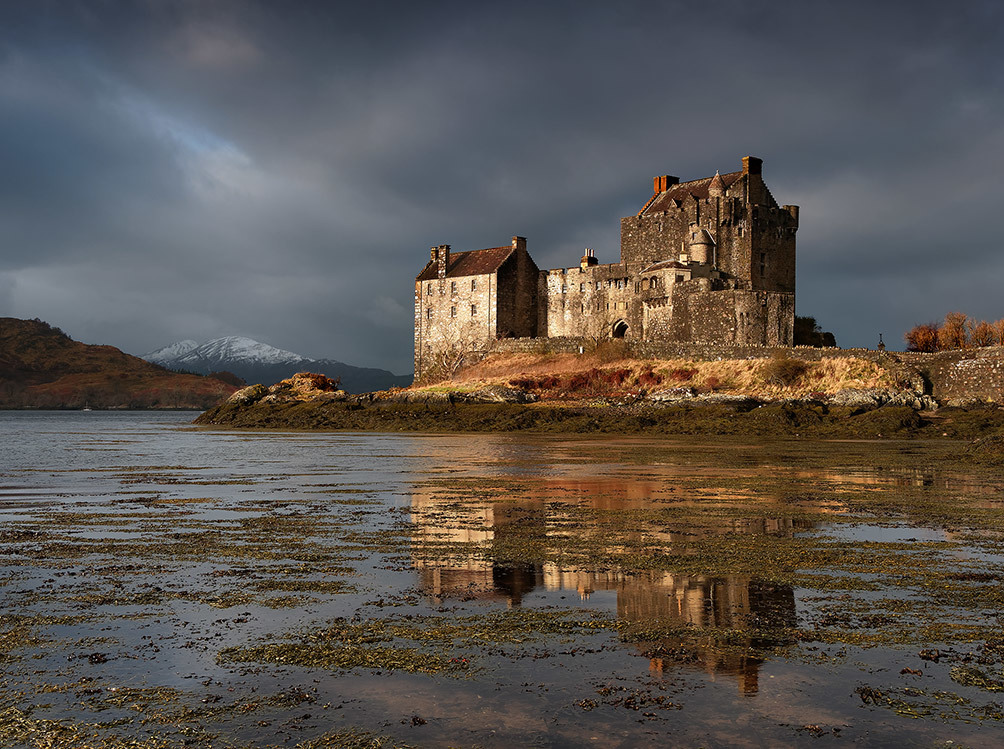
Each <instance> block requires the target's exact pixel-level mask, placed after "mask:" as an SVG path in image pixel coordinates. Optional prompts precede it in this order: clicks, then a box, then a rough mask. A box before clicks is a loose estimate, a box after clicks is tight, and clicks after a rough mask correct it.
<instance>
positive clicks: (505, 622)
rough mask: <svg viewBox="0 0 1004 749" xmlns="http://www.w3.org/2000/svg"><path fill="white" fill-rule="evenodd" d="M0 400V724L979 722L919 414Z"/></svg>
mask: <svg viewBox="0 0 1004 749" xmlns="http://www.w3.org/2000/svg"><path fill="white" fill-rule="evenodd" d="M190 418H191V416H190V415H189V414H170V413H168V414H150V413H119V414H115V413H101V412H87V413H79V412H78V413H24V412H16V413H0V455H2V456H3V457H2V462H0V592H2V601H3V603H2V609H0V745H2V746H5V747H6V746H10V747H74V748H75V749H76V748H77V747H116V748H117V747H134V746H141V747H185V746H199V747H273V746H274V747H301V748H303V749H307V748H320V747H371V746H372V747H394V746H422V747H424V746H429V747H437V746H442V747H446V746H455V747H493V746H513V745H518V746H541V747H544V746H546V747H563V746H569V747H572V746H591V745H595V746H603V747H636V746H657V745H658V746H665V745H674V746H765V745H770V746H785V745H790V746H796V745H797V746H804V745H806V744H810V743H817V742H821V744H827V743H832V742H834V741H844V742H848V741H850V742H855V743H861V744H865V745H869V744H870V745H876V746H887V745H897V746H910V745H915V746H925V747H926V746H933V745H946V744H947V743H948V742H954V743H953V745H956V746H958V745H964V746H1000V745H1001V744H1002V743H1004V631H1002V628H1001V624H1002V622H1001V615H1002V613H1004V477H1002V476H1001V475H999V471H996V472H995V469H993V468H989V467H981V466H980V465H978V464H973V463H967V464H957V463H956V462H955V461H954V459H953V456H954V455H956V454H958V452H959V444H958V442H957V441H955V440H952V439H947V438H943V439H940V440H937V441H934V440H917V439H914V440H910V441H895V440H878V441H875V440H855V441H837V440H830V441H824V440H819V439H813V440H809V439H798V438H795V437H794V435H792V437H791V438H790V439H779V438H777V437H775V438H773V439H770V440H767V439H762V438H761V439H752V438H739V437H731V438H711V437H707V436H699V437H673V438H652V437H623V436H618V437H611V436H605V437H604V436H576V437H563V436H561V435H553V434H550V435H533V434H491V433H489V434H435V435H429V434H396V433H395V434H391V433H380V434H378V433H349V432H339V433H327V434H325V433H308V432H285V433H283V432H228V431H207V430H204V429H194V428H191V427H189V426H188V425H187V424H186V423H185V422H186V421H187V420H188V419H190Z"/></svg>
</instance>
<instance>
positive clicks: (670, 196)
mask: <svg viewBox="0 0 1004 749" xmlns="http://www.w3.org/2000/svg"><path fill="white" fill-rule="evenodd" d="M742 176H743V173H742V172H729V173H728V174H716V175H715V176H714V177H705V178H704V179H694V180H691V181H690V182H680V183H679V184H676V185H673V186H672V187H670V188H669V189H668V190H664V191H663V192H661V193H658V194H656V195H653V196H652V199H651V200H649V201H648V203H646V204H645V207H644V208H642V209H641V210H640V211H638V215H639V216H640V215H642V214H643V213H661V212H662V211H668V210H669V209H670V208H676V207H678V205H679V201H682V200H683V199H684V198H689V197H691V196H693V197H694V198H697V199H698V200H704V199H705V198H707V197H708V186H709V185H710V184H711V181H712V180H714V179H716V178H718V179H720V180H721V181H722V183H723V184H724V185H725V187H726V188H729V187H732V185H734V184H735V183H736V182H738V181H739V179H740V178H741V177H742ZM673 201H677V202H675V203H674V202H673Z"/></svg>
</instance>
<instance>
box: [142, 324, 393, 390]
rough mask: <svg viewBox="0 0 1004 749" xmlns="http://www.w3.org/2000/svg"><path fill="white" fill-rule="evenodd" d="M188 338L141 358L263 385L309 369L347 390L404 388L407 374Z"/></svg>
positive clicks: (242, 341)
mask: <svg viewBox="0 0 1004 749" xmlns="http://www.w3.org/2000/svg"><path fill="white" fill-rule="evenodd" d="M190 343H195V342H194V341H191V340H190V339H186V340H184V341H178V342H177V343H172V344H170V345H168V346H165V347H163V348H160V349H157V350H156V351H152V352H150V353H148V354H145V355H144V356H143V357H142V358H143V359H146V360H147V361H151V362H154V363H156V364H159V365H161V366H163V367H167V368H169V369H176V370H184V371H190V372H198V373H201V374H209V373H211V372H221V371H226V372H232V373H233V374H235V375H237V376H238V377H240V378H241V379H243V380H245V381H247V382H248V383H263V384H266V385H269V384H272V383H275V382H279V381H280V380H284V379H287V378H289V377H292V376H293V375H294V374H296V373H297V372H303V371H310V372H315V373H317V374H323V375H326V376H327V377H330V378H332V379H339V380H340V381H341V386H342V388H344V389H345V390H346V391H348V392H351V393H359V392H368V391H372V390H386V389H387V388H390V387H406V386H408V385H410V384H411V380H412V378H411V375H395V374H394V373H393V372H390V371H388V370H386V369H378V368H375V367H356V366H353V365H351V364H346V363H345V362H340V361H336V360H333V359H312V358H310V357H306V356H303V355H302V354H297V353H295V352H293V351H287V350H285V349H280V348H276V347H275V346H270V345H269V344H267V343H262V342H260V341H256V340H254V339H253V338H248V337H246V336H224V337H222V338H214V339H212V340H210V341H206V342H205V343H202V344H196V345H195V346H194V347H191V346H188V344H190Z"/></svg>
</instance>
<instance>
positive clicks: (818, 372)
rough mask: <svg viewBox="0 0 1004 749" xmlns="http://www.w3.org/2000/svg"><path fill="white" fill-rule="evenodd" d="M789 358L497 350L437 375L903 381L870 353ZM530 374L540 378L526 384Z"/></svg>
mask: <svg viewBox="0 0 1004 749" xmlns="http://www.w3.org/2000/svg"><path fill="white" fill-rule="evenodd" d="M794 361H798V360H794ZM786 364H790V362H789V361H788V360H783V359H782V360H778V359H727V360H721V361H696V360H691V359H663V360H653V359H619V360H615V361H609V360H608V359H607V356H606V355H605V354H604V353H603V352H597V353H585V354H581V355H580V354H516V355H495V356H490V357H488V358H486V359H484V360H483V361H481V362H479V363H478V364H476V365H474V366H471V367H468V368H465V369H463V370H461V371H460V372H458V373H457V375H456V376H455V377H454V379H453V380H452V381H451V382H449V383H439V384H438V386H437V387H438V389H440V390H442V389H457V390H473V389H477V388H479V387H484V386H488V385H510V384H513V381H517V382H516V384H518V385H520V386H522V387H526V388H527V389H529V390H531V391H534V392H537V393H538V394H539V395H541V397H542V398H543V399H545V400H555V399H558V400H567V399H573V398H575V397H576V396H577V395H578V396H586V395H597V394H598V391H601V390H603V391H606V392H609V393H610V394H612V395H616V394H622V393H627V392H638V391H639V390H648V391H653V390H662V389H666V388H672V387H692V388H695V389H697V390H699V391H704V392H709V391H718V392H731V393H741V394H745V395H751V396H754V397H773V398H778V397H781V398H784V397H802V396H807V395H810V394H813V393H818V394H832V393H835V392H837V391H838V390H842V389H845V388H896V387H897V382H896V377H895V375H894V374H893V373H892V372H891V371H890V370H888V369H886V368H885V367H883V366H881V365H879V364H877V363H875V362H872V361H868V360H867V359H858V358H854V357H837V358H831V359H823V360H822V361H819V362H805V363H804V372H802V373H801V374H798V372H799V370H801V369H802V367H799V366H785V365H786ZM779 373H780V375H779ZM527 381H529V382H531V383H535V384H530V385H529V386H527V384H526V382H527ZM584 382H587V383H588V386H587V387H584V386H583V383H584ZM585 390H588V392H583V391H585Z"/></svg>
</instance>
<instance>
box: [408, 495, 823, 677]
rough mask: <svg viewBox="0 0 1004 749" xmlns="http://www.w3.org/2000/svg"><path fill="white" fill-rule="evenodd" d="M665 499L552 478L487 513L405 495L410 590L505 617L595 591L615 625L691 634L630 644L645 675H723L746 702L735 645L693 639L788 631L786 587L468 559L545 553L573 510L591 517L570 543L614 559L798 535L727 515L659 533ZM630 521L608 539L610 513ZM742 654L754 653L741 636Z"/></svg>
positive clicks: (745, 670) (748, 670)
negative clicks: (608, 597) (531, 599)
mask: <svg viewBox="0 0 1004 749" xmlns="http://www.w3.org/2000/svg"><path fill="white" fill-rule="evenodd" d="M491 485H492V481H491V479H486V480H485V487H484V488H485V491H494V492H495V493H498V492H497V490H498V489H499V488H500V487H492V486H491ZM665 488H666V483H665V481H663V480H656V479H650V478H646V479H639V480H631V479H630V478H626V477H615V478H609V477H608V478H602V477H595V478H574V477H567V478H564V477H563V478H554V477H551V478H548V479H546V480H539V479H535V480H527V481H526V482H525V484H524V485H523V487H522V488H520V489H518V490H515V489H514V490H513V497H512V499H506V500H496V501H491V500H481V501H479V500H477V499H476V498H475V497H474V496H471V495H472V494H474V495H476V492H473V491H472V492H465V491H463V490H462V489H460V490H459V492H458V487H438V488H437V487H429V488H427V489H424V490H423V489H421V488H419V489H416V490H415V491H413V493H412V504H411V510H412V520H413V522H414V526H415V529H414V536H413V548H414V552H413V562H414V565H415V568H416V570H417V571H418V575H419V585H420V587H421V588H422V590H424V591H425V592H426V593H427V594H428V595H429V596H430V597H432V598H433V599H434V600H436V601H437V602H442V601H443V600H445V599H450V598H453V599H460V600H470V599H490V600H499V601H504V602H505V603H506V604H507V605H509V606H516V605H519V604H520V603H521V602H522V600H523V598H524V597H525V595H526V594H527V593H529V592H531V591H533V590H535V589H537V590H544V591H566V590H569V591H576V592H577V593H578V595H579V596H580V597H581V598H582V599H583V600H588V598H589V597H590V595H592V594H593V593H594V592H596V591H611V592H614V593H615V594H616V601H617V604H616V605H617V616H618V618H619V619H620V620H621V621H622V622H626V623H627V624H628V626H629V629H630V627H631V626H632V625H637V627H640V628H644V627H646V626H651V625H653V624H657V625H668V626H669V627H670V628H672V627H674V626H677V625H686V626H692V627H694V629H695V636H696V640H695V637H686V638H684V637H682V636H681V637H671V638H663V639H659V640H656V641H647V640H642V641H639V642H638V643H637V647H638V649H639V650H640V651H641V652H642V654H644V655H645V656H646V657H648V658H649V660H650V664H651V669H652V670H653V671H656V672H661V671H662V670H663V669H664V668H668V667H670V666H671V665H673V664H677V665H685V666H688V667H690V668H699V669H701V670H703V671H705V672H706V673H708V674H709V675H712V676H713V675H715V674H719V673H721V674H727V675H730V676H733V677H735V678H736V680H737V682H738V684H739V687H740V689H741V691H742V692H743V693H744V694H753V693H755V692H756V691H757V689H758V673H759V667H760V664H761V661H760V660H758V659H756V658H752V657H749V656H746V655H743V654H742V652H741V650H742V648H740V647H736V646H735V645H736V643H732V645H733V647H730V648H726V649H725V650H721V649H720V648H719V647H717V646H716V645H715V643H714V642H713V638H711V637H710V636H709V637H708V641H707V642H702V641H701V640H700V630H702V629H708V630H718V629H730V630H746V629H748V628H750V627H754V626H755V627H764V628H767V629H769V628H772V627H780V626H791V625H794V623H795V599H794V593H793V591H792V589H791V588H790V587H788V586H778V585H771V584H767V583H763V582H761V581H758V580H755V579H753V578H752V577H750V576H744V575H726V576H721V577H709V576H706V575H688V574H677V573H673V572H668V571H664V570H640V571H639V570H637V569H632V570H621V569H617V568H615V567H608V568H606V569H603V570H596V569H585V568H579V567H573V566H563V565H560V564H556V563H553V562H547V563H544V564H542V565H537V564H524V565H518V566H510V565H499V564H496V563H494V562H492V561H490V560H486V559H483V558H481V555H480V554H479V553H477V552H479V551H481V550H484V549H485V548H486V547H492V546H502V547H505V545H507V544H509V543H512V544H513V545H524V546H525V545H528V544H529V545H531V546H532V545H533V544H535V543H540V544H546V542H547V538H548V537H549V536H552V537H556V536H560V535H563V534H565V533H567V530H566V529H565V528H564V527H563V520H564V516H565V510H566V509H569V508H571V507H577V508H580V509H582V508H583V506H584V508H585V509H587V510H596V511H597V512H596V514H595V515H590V513H588V512H586V513H584V514H583V513H579V514H576V516H575V519H576V524H577V525H576V528H575V530H574V532H575V533H577V534H583V535H588V536H590V537H592V538H594V539H600V540H599V541H598V543H599V544H600V545H601V546H602V547H603V548H604V549H606V550H607V551H613V552H623V551H627V550H628V547H627V545H626V542H627V541H633V542H635V543H634V544H632V545H633V546H634V545H636V542H637V540H638V539H640V538H641V539H644V540H646V541H647V542H650V543H651V544H652V546H653V548H660V547H667V546H671V545H674V544H675V545H680V544H686V543H688V542H692V541H694V540H695V539H697V538H700V537H702V536H708V535H718V534H734V533H739V534H746V535H750V536H755V535H764V534H775V535H776V534H783V535H790V534H792V533H793V532H795V531H796V530H798V529H801V528H805V527H807V526H808V523H806V522H805V521H803V520H798V519H792V518H785V517H779V518H778V517H742V516H732V515H729V516H726V517H714V516H711V517H707V518H703V519H702V524H701V525H700V526H699V527H697V526H686V527H675V528H673V529H668V528H666V527H665V525H666V524H667V522H673V520H674V518H673V517H672V516H671V515H669V516H664V515H660V514H658V510H659V509H662V508H665V507H667V506H668V507H672V505H666V504H664V503H662V502H659V501H658V499H656V497H657V495H658V494H659V493H660V492H664V490H665ZM460 497H462V499H461V498H460ZM761 499H762V498H761ZM726 504H727V502H726ZM646 510H655V511H656V514H655V515H652V516H646V515H645V511H646ZM630 511H638V512H637V514H635V515H634V516H633V517H632V518H631V521H632V522H631V526H630V528H626V529H624V530H619V529H618V527H617V526H618V523H619V521H620V520H621V518H620V517H619V516H618V513H619V512H630ZM580 523H584V524H585V527H584V528H583V527H581V526H580V525H579V524H580ZM430 544H431V546H430ZM439 545H442V546H439ZM444 547H445V548H444ZM434 548H439V549H444V551H443V556H440V557H436V556H430V555H431V554H435V553H436V552H435V551H434ZM746 644H747V645H752V644H753V639H752V635H751V636H750V637H749V638H748V640H747V642H746Z"/></svg>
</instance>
